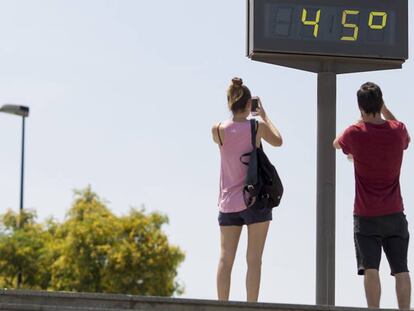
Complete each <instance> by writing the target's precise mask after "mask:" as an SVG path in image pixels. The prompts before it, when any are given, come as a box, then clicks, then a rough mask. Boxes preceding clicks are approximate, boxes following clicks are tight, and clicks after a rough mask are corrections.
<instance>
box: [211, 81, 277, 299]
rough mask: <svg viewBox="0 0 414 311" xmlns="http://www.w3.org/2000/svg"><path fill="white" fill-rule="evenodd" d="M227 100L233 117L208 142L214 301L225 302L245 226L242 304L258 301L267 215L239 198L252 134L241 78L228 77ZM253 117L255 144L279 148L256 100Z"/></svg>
mask: <svg viewBox="0 0 414 311" xmlns="http://www.w3.org/2000/svg"><path fill="white" fill-rule="evenodd" d="M227 101H228V106H229V109H230V111H231V112H232V118H231V119H230V120H227V121H224V122H221V123H218V124H216V125H214V126H213V128H212V134H213V140H214V142H215V143H217V144H218V145H219V148H220V158H221V172H220V194H219V199H218V206H219V217H218V221H219V225H220V238H221V255H220V261H219V266H218V272H217V294H218V299H219V300H228V299H229V293H230V279H231V270H232V267H233V262H234V258H235V256H236V251H237V246H238V243H239V238H240V234H241V231H242V228H243V225H247V231H248V245H247V256H246V257H247V276H246V287H247V301H257V299H258V296H259V288H260V274H261V261H262V254H263V248H264V245H265V241H266V236H267V231H268V228H269V223H270V221H271V220H272V210H271V209H269V210H268V211H265V212H257V211H255V210H251V209H248V208H246V205H245V203H244V199H243V183H244V179H245V177H246V174H247V166H246V165H244V164H243V163H241V162H240V156H241V155H242V154H245V153H248V152H250V151H252V145H251V141H252V140H251V138H252V137H251V129H250V121H249V119H248V117H249V115H250V113H251V109H252V96H251V93H250V90H249V89H248V88H247V87H246V86H245V85H243V81H242V79H240V78H233V79H232V83H231V85H230V87H229V88H228V91H227ZM257 101H258V108H257V110H256V111H255V115H258V116H260V118H261V119H262V120H260V121H259V126H258V128H257V137H256V145H257V146H260V142H261V139H262V138H263V139H264V140H265V141H267V142H268V143H269V144H271V145H272V146H275V147H277V146H281V145H282V137H281V135H280V133H279V131H278V130H277V129H276V127H275V126H274V125H273V123H272V121H271V120H270V119H269V117H268V116H267V115H266V113H265V111H264V109H263V106H262V104H261V102H260V99H259V98H257Z"/></svg>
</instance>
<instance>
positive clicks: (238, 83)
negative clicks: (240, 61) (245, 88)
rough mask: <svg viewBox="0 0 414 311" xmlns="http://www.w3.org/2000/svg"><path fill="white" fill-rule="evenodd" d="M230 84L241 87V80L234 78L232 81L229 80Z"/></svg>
mask: <svg viewBox="0 0 414 311" xmlns="http://www.w3.org/2000/svg"><path fill="white" fill-rule="evenodd" d="M231 82H233V85H237V86H242V85H243V80H242V79H241V78H238V77H234V78H233V79H231Z"/></svg>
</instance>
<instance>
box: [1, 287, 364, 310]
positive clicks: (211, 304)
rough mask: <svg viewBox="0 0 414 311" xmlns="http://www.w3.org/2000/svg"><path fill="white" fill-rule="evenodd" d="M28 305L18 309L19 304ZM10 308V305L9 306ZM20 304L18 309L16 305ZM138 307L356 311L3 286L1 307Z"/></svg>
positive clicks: (153, 308) (93, 308)
mask: <svg viewBox="0 0 414 311" xmlns="http://www.w3.org/2000/svg"><path fill="white" fill-rule="evenodd" d="M19 307H20V308H25V309H18V308H19ZM7 308H9V309H7ZM16 308H17V309H16ZM114 309H116V310H119V311H121V310H139V311H357V310H368V309H361V308H349V307H331V306H309V305H291V304H275V303H246V302H221V301H214V300H199V299H181V298H165V297H142V296H132V295H120V294H96V293H72V292H47V291H26V290H7V289H4V290H0V310H10V311H17V310H22V311H32V310H36V311H55V310H59V311H66V310H68V311H69V310H71V311H74V310H102V311H107V310H110V311H113V310H114Z"/></svg>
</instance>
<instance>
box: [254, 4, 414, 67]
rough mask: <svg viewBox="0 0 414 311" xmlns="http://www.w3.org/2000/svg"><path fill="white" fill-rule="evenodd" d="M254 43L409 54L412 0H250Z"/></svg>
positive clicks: (294, 49)
mask: <svg viewBox="0 0 414 311" xmlns="http://www.w3.org/2000/svg"><path fill="white" fill-rule="evenodd" d="M250 10H253V11H251V12H250V14H251V16H253V19H252V18H251V17H250V20H249V23H250V25H251V30H250V31H253V33H250V38H251V41H252V42H250V45H253V46H250V48H253V50H255V51H262V52H278V53H283V52H285V53H299V54H318V55H334V56H352V57H369V58H387V59H407V58H408V0H392V1H390V0H364V1H353V0H316V1H315V0H313V1H312V0H250Z"/></svg>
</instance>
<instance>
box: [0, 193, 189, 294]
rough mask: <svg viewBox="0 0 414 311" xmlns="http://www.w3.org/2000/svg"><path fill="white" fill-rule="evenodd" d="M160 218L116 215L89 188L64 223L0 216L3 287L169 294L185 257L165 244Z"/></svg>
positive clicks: (29, 215) (26, 215)
mask: <svg viewBox="0 0 414 311" xmlns="http://www.w3.org/2000/svg"><path fill="white" fill-rule="evenodd" d="M167 223H168V218H167V217H166V216H165V215H162V214H160V213H150V214H147V213H145V210H144V209H131V210H130V212H129V214H128V215H126V216H122V217H118V216H116V215H114V214H113V213H112V212H111V211H110V210H109V209H108V208H107V206H106V205H105V202H104V201H103V200H101V199H100V198H99V196H98V195H97V194H95V193H94V192H92V190H91V189H90V187H88V188H86V189H84V190H81V191H76V192H75V200H74V203H73V206H72V207H71V209H70V210H69V212H68V213H67V216H66V218H65V220H64V221H63V222H62V223H58V222H56V221H54V220H53V219H49V220H47V221H45V222H44V223H37V222H36V213H35V212H33V211H27V210H25V211H24V212H23V213H22V214H21V215H19V214H17V213H14V212H12V211H8V212H6V213H5V214H3V215H1V227H0V286H2V287H16V284H17V283H16V282H17V275H18V272H19V271H22V276H23V284H22V287H23V288H30V289H47V290H65V291H84V292H108V293H128V294H135V295H157V296H171V295H173V294H180V293H182V286H181V285H180V284H179V283H178V282H177V281H176V276H177V268H178V266H179V265H180V263H181V262H182V261H183V260H184V254H183V252H182V251H181V250H180V249H179V248H178V247H177V246H174V245H170V243H169V241H168V238H167V236H166V235H165V233H164V232H163V231H162V226H163V225H164V224H167Z"/></svg>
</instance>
